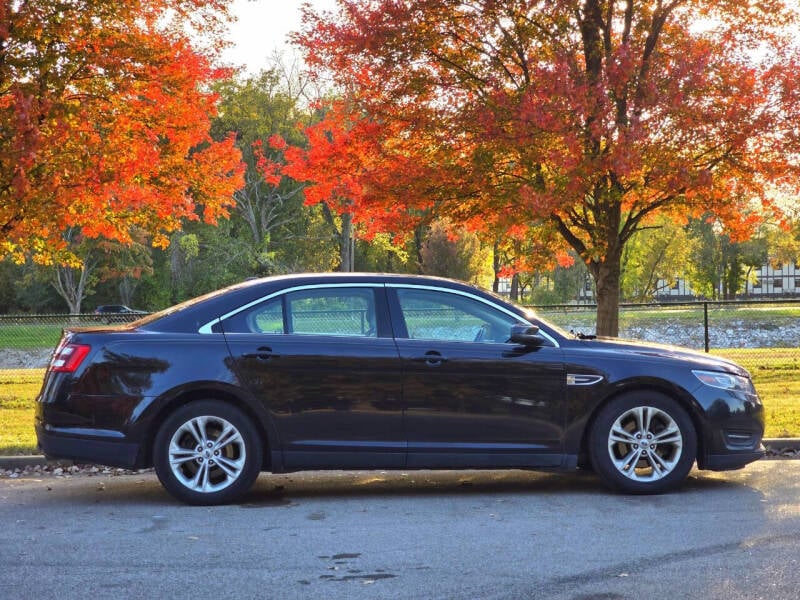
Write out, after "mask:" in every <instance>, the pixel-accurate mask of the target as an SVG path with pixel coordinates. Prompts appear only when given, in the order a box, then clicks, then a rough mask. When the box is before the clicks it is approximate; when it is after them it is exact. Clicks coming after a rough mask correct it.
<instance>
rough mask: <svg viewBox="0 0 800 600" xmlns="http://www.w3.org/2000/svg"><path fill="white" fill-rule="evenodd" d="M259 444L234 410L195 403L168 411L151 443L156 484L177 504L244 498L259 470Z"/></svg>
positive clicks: (249, 425) (218, 404) (213, 403)
mask: <svg viewBox="0 0 800 600" xmlns="http://www.w3.org/2000/svg"><path fill="white" fill-rule="evenodd" d="M261 460H262V444H261V438H260V437H259V435H258V431H257V430H256V428H255V426H254V425H253V423H251V422H250V420H249V419H248V418H247V416H246V415H245V414H244V413H243V412H242V411H240V410H239V409H238V408H236V407H235V406H232V405H230V404H227V403H225V402H221V401H219V400H199V401H196V402H191V403H190V404H186V405H184V406H182V407H180V408H179V409H177V410H176V411H175V412H173V413H172V414H171V415H169V417H168V418H167V419H166V420H165V421H164V423H163V424H162V425H161V428H160V429H159V430H158V433H157V434H156V437H155V440H154V442H153V463H154V465H155V469H156V474H157V475H158V479H159V481H161V485H163V486H164V488H166V490H167V491H168V492H169V493H170V494H172V496H174V497H175V498H177V499H178V500H180V501H182V502H186V503H188V504H195V505H212V504H226V503H229V502H233V501H234V500H236V499H238V498H239V497H241V496H242V495H243V494H245V493H246V492H247V491H248V490H249V489H250V488H251V487H252V485H253V483H254V482H255V480H256V478H257V477H258V474H259V472H260V471H261Z"/></svg>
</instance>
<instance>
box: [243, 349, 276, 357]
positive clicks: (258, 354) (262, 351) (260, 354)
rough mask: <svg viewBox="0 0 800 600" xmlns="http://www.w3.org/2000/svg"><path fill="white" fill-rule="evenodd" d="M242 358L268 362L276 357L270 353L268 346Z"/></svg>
mask: <svg viewBox="0 0 800 600" xmlns="http://www.w3.org/2000/svg"><path fill="white" fill-rule="evenodd" d="M242 356H243V357H244V358H255V359H257V360H269V359H271V358H274V357H276V356H277V355H276V354H273V353H272V348H270V347H268V346H261V347H260V348H259V349H258V350H257V351H255V352H250V353H248V354H243V355H242Z"/></svg>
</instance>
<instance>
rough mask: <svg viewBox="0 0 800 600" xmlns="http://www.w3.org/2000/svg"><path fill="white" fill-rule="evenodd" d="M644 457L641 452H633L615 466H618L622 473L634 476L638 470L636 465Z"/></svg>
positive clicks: (615, 462) (617, 461) (616, 462)
mask: <svg viewBox="0 0 800 600" xmlns="http://www.w3.org/2000/svg"><path fill="white" fill-rule="evenodd" d="M641 457H642V451H641V450H638V449H637V450H632V451H631V452H629V453H628V454H627V455H626V456H624V457H623V458H622V460H616V461H614V464H616V465H617V469H619V470H620V471H621V472H623V473H625V474H626V475H628V476H632V475H633V473H634V469H635V468H636V463H638V462H639V459H640V458H641Z"/></svg>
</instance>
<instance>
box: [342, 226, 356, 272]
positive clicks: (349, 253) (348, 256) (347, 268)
mask: <svg viewBox="0 0 800 600" xmlns="http://www.w3.org/2000/svg"><path fill="white" fill-rule="evenodd" d="M339 257H340V259H341V264H340V266H339V270H340V271H342V272H343V273H350V272H352V271H353V215H351V214H350V213H343V214H342V235H341V240H340V243H339Z"/></svg>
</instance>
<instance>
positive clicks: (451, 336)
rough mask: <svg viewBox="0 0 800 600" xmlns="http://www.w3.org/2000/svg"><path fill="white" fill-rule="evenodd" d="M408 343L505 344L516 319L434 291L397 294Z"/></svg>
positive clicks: (469, 300)
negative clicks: (409, 341) (417, 340)
mask: <svg viewBox="0 0 800 600" xmlns="http://www.w3.org/2000/svg"><path fill="white" fill-rule="evenodd" d="M397 298H398V301H399V303H400V310H401V311H402V313H403V318H404V319H405V323H406V329H407V330H408V337H409V338H410V339H423V340H442V341H460V342H496V343H503V342H507V341H508V339H509V335H510V332H511V326H512V325H513V324H514V323H517V322H519V320H520V319H518V318H515V317H513V316H511V315H508V314H506V313H504V312H502V311H500V310H498V309H497V308H494V307H492V306H490V305H488V304H485V303H483V302H480V301H479V300H476V299H474V298H470V297H467V296H462V295H460V294H455V293H450V292H443V291H438V290H423V289H403V288H400V289H398V290H397Z"/></svg>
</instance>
